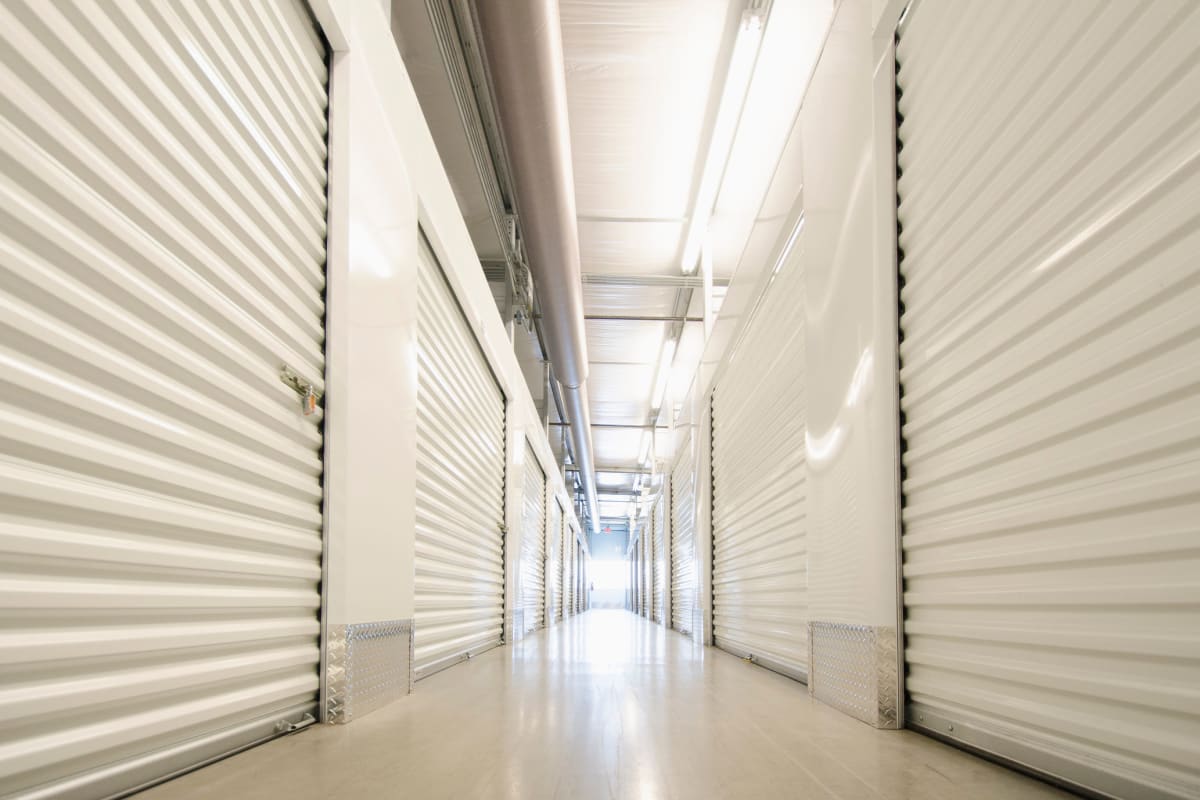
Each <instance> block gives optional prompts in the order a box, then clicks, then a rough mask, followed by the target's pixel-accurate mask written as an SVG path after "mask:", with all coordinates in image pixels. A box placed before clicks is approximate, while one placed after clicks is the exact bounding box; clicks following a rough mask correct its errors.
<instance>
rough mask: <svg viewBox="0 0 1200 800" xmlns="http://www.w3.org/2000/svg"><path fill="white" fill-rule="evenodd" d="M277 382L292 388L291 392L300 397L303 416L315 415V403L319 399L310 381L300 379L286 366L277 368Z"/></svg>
mask: <svg viewBox="0 0 1200 800" xmlns="http://www.w3.org/2000/svg"><path fill="white" fill-rule="evenodd" d="M279 380H281V381H283V382H284V383H286V384H287V385H288V386H290V387H292V391H294V392H295V393H296V394H298V395H300V410H301V411H303V412H304V416H306V417H310V416H312V415H313V414H315V413H316V411H317V403H318V402H319V401H320V399H321V398H320V395H318V394H317V387H315V386H313V385H312V382H311V381H307V380H305V379H304V378H302V377H300V376H299V375H298V374H297V373H296V372H295V371H294V370H293V369H292V368H291V367H289V366H288V365H287V364H284V365H282V366H281V367H280V368H279Z"/></svg>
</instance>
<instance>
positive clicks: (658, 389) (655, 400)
mask: <svg viewBox="0 0 1200 800" xmlns="http://www.w3.org/2000/svg"><path fill="white" fill-rule="evenodd" d="M678 346H679V340H678V339H668V340H667V341H666V342H664V343H663V351H662V357H661V358H659V360H658V377H657V378H655V379H654V395H653V396H652V397H651V398H650V410H651V411H657V410H658V409H660V408H662V404H663V395H665V394H666V393H667V383H668V381H669V380H670V378H671V362H673V361H674V360H675V349H676V348H677V347H678Z"/></svg>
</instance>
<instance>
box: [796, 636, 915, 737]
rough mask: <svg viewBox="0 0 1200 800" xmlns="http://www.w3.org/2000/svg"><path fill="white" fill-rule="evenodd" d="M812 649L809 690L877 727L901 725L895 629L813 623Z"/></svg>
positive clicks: (810, 641) (810, 651) (809, 641)
mask: <svg viewBox="0 0 1200 800" xmlns="http://www.w3.org/2000/svg"><path fill="white" fill-rule="evenodd" d="M808 647H809V661H808V664H809V681H808V692H809V694H811V695H812V696H813V697H814V698H816V699H817V700H820V701H821V702H823V703H825V704H826V705H828V706H832V707H833V708H836V709H838V710H839V711H843V712H845V713H846V714H849V715H850V716H852V717H854V718H855V719H859V720H862V721H863V722H865V723H867V724H868V725H872V726H874V727H876V728H885V729H895V728H897V727H899V724H898V722H897V697H896V685H897V684H896V649H897V648H896V631H895V629H894V628H892V627H890V626H886V625H849V624H846V623H840V622H819V621H813V622H809V623H808Z"/></svg>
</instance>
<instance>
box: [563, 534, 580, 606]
mask: <svg viewBox="0 0 1200 800" xmlns="http://www.w3.org/2000/svg"><path fill="white" fill-rule="evenodd" d="M566 535H567V548H566V557H565V558H564V560H563V585H564V586H565V587H566V592H567V598H566V604H567V605H566V608H567V614H568V615H573V614H574V613H575V556H576V551H577V548H578V547H579V543H578V542H576V541H575V526H574V525H568V526H567V534H566Z"/></svg>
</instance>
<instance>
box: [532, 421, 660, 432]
mask: <svg viewBox="0 0 1200 800" xmlns="http://www.w3.org/2000/svg"><path fill="white" fill-rule="evenodd" d="M550 427H552V428H569V427H571V423H569V422H551V423H550ZM592 427H593V428H605V429H612V430H623V431H648V430H653V429H657V430H660V431H665V430H670V428H669V427H668V426H666V425H657V426H655V425H620V424H617V423H615V422H593V423H592Z"/></svg>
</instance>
